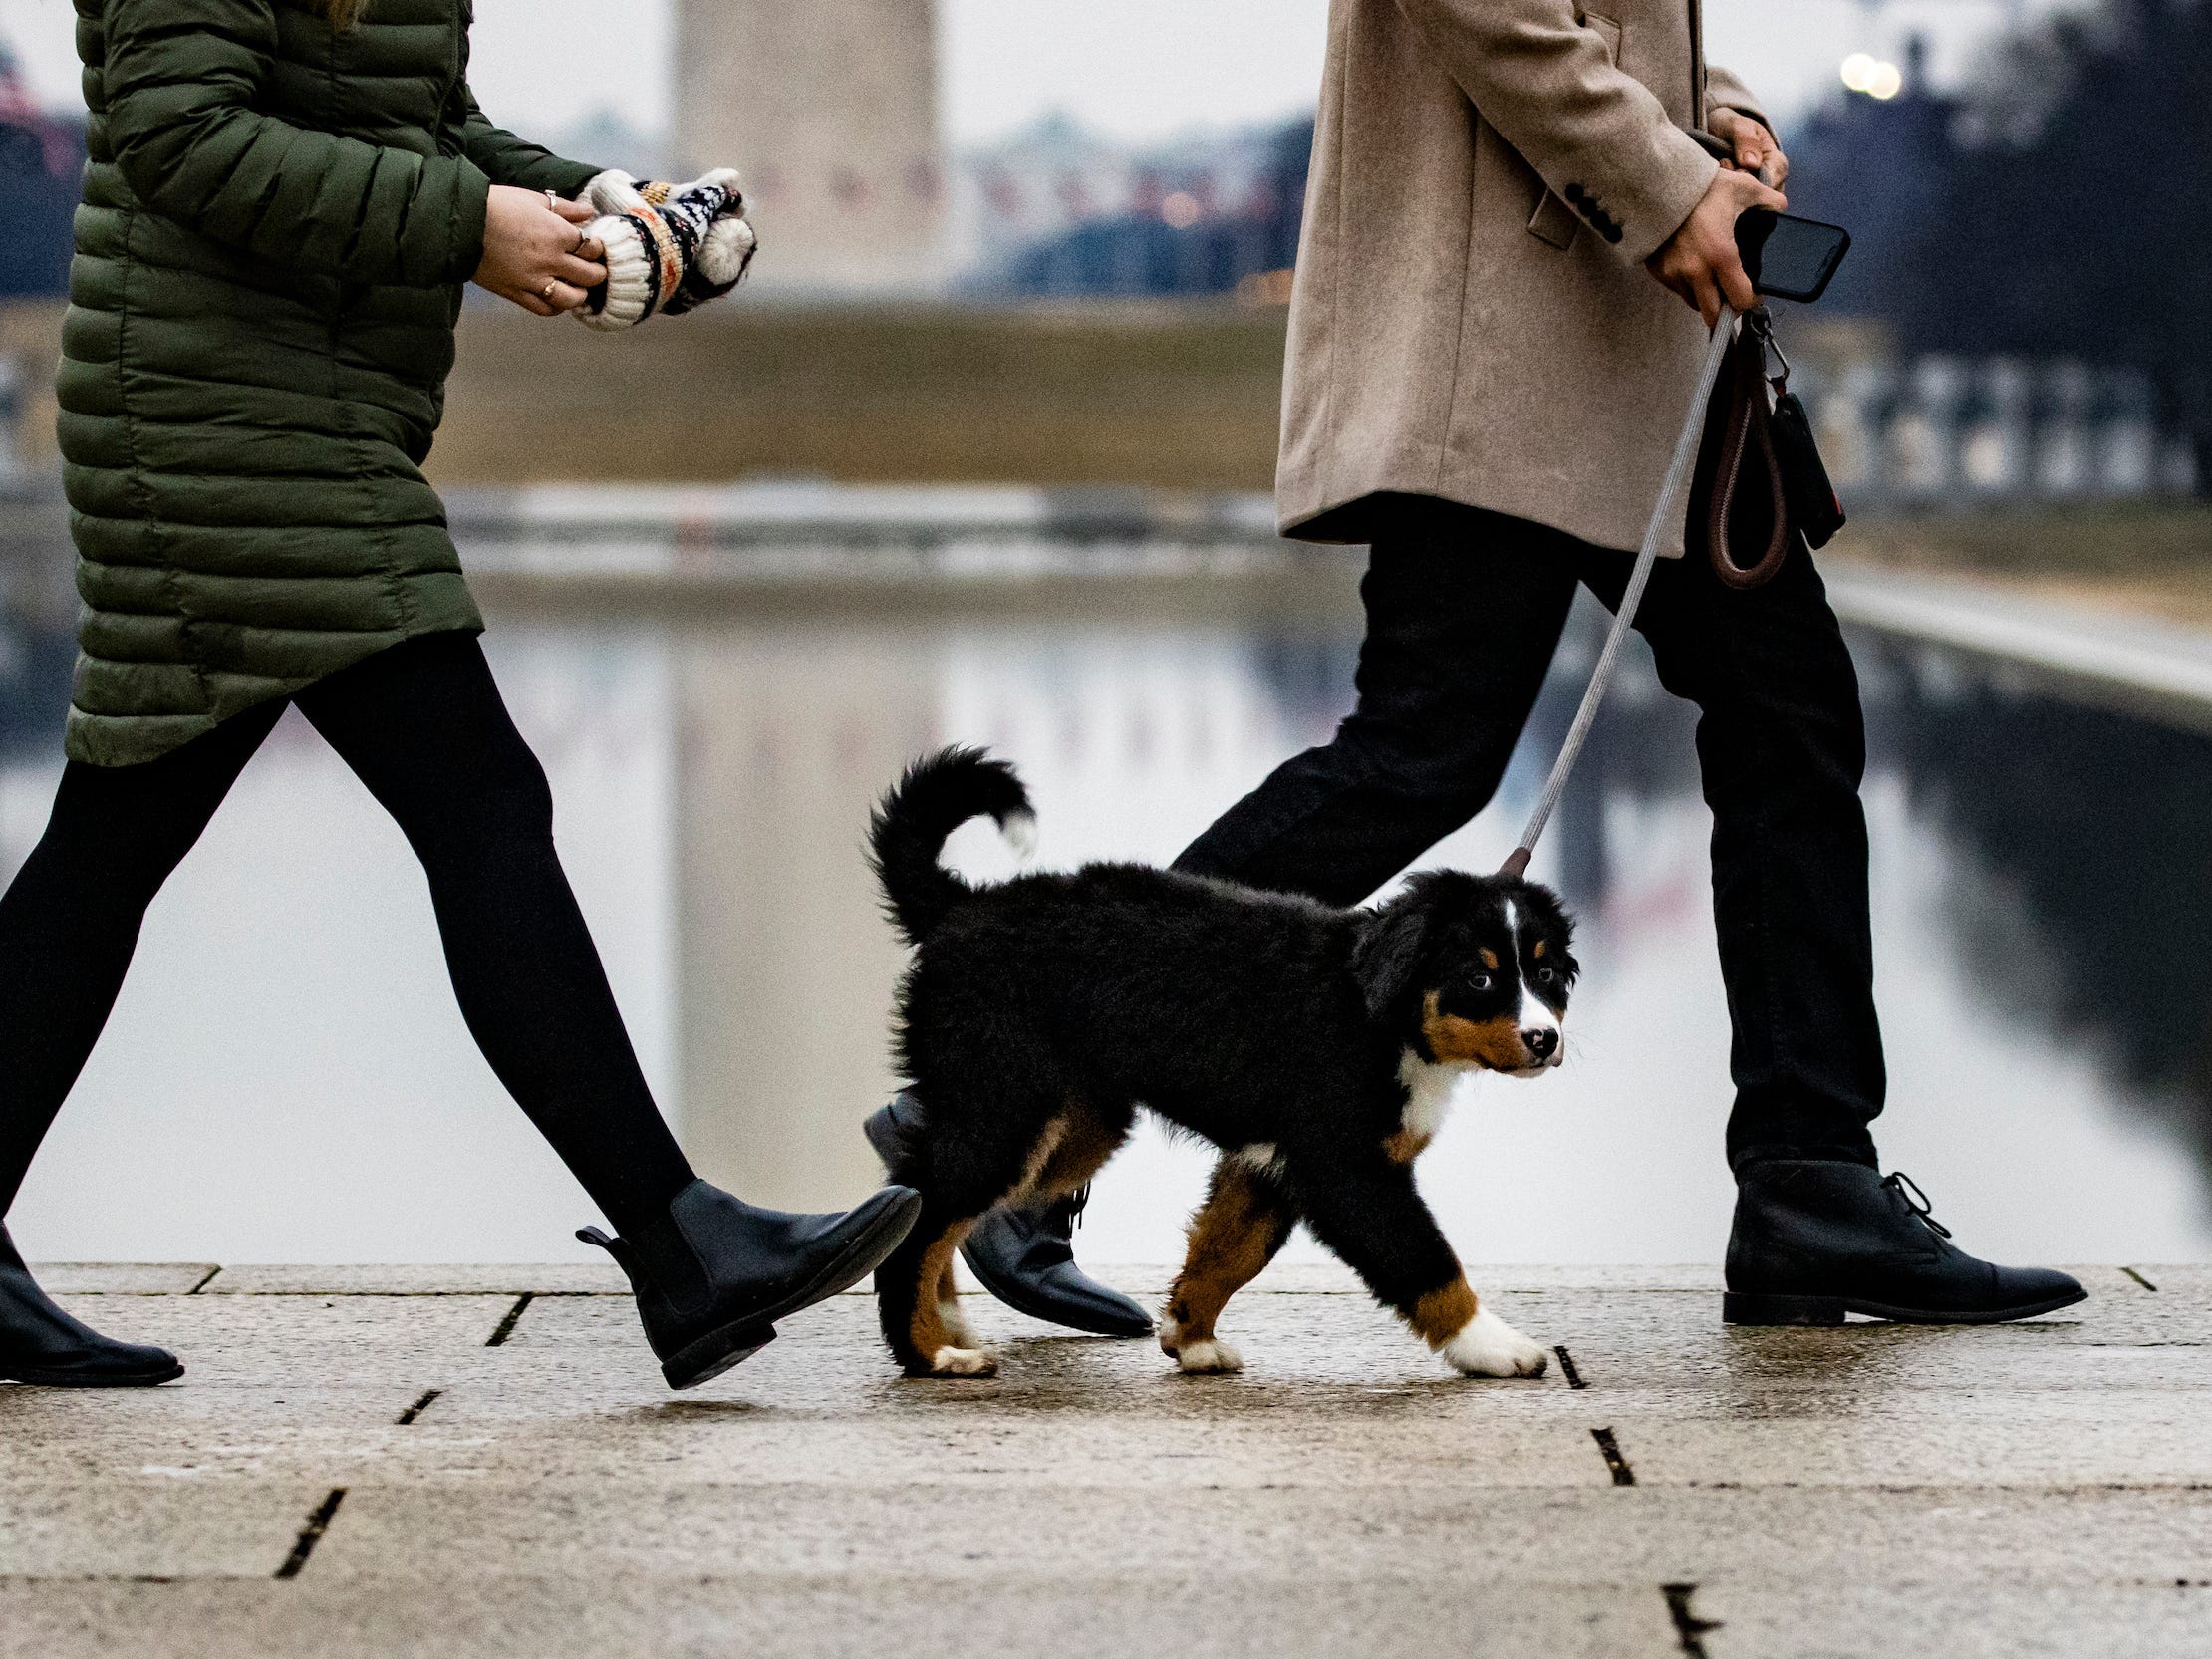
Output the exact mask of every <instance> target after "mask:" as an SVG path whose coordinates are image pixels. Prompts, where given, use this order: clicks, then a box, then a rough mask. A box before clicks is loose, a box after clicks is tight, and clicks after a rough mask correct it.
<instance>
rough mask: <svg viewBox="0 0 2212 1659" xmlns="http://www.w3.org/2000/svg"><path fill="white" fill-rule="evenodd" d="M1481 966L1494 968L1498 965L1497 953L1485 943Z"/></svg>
mask: <svg viewBox="0 0 2212 1659" xmlns="http://www.w3.org/2000/svg"><path fill="white" fill-rule="evenodd" d="M1483 966H1484V967H1485V968H1496V967H1497V966H1498V953H1497V952H1496V951H1493V950H1492V949H1491V948H1490V947H1489V946H1487V945H1486V946H1484V947H1483Z"/></svg>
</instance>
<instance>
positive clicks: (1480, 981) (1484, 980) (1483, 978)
mask: <svg viewBox="0 0 2212 1659" xmlns="http://www.w3.org/2000/svg"><path fill="white" fill-rule="evenodd" d="M1467 982H1468V983H1469V984H1470V985H1472V986H1473V987H1474V988H1475V989H1477V990H1488V989H1490V975H1489V974H1488V973H1478V974H1476V975H1475V977H1474V978H1472V979H1470V980H1468V981H1467Z"/></svg>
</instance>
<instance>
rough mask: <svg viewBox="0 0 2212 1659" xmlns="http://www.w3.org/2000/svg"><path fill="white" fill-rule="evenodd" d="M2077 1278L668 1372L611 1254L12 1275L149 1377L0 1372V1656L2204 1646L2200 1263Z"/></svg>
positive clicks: (864, 1323)
mask: <svg viewBox="0 0 2212 1659" xmlns="http://www.w3.org/2000/svg"><path fill="white" fill-rule="evenodd" d="M2079 1270H2080V1271H2081V1273H2082V1276H2083V1278H2084V1281H2085V1282H2086V1283H2088V1284H2089V1286H2090V1287H2091V1291H2092V1295H2091V1299H2090V1300H2089V1301H2088V1302H2086V1303H2085V1304H2082V1305H2081V1306H2079V1307H2076V1308H2071V1309H2068V1310H2066V1311H2065V1312H2063V1313H2060V1314H2057V1315H2053V1316H2051V1317H2048V1318H2045V1319H2042V1320H2037V1321H2033V1322H2031V1323H2027V1324H2022V1325H2014V1326H2005V1327H1997V1328H1988V1329H1965V1328H1951V1329H1933V1328H1907V1327H1896V1326H1883V1325H1875V1324H1858V1323H1854V1324H1853V1325H1850V1326H1848V1327H1845V1328H1843V1329H1838V1330H1825V1331H1782V1330H1730V1329H1726V1328H1724V1327H1723V1326H1722V1325H1721V1324H1720V1323H1719V1319H1718V1313H1719V1306H1718V1302H1719V1297H1718V1276H1717V1273H1716V1271H1715V1270H1713V1269H1710V1268H1701V1267H1679V1268H1676V1267H1640V1268H1639V1267H1623V1268H1606V1267H1589V1266H1584V1267H1518V1268H1499V1269H1494V1270H1491V1271H1488V1272H1485V1273H1479V1274H1478V1275H1477V1283H1478V1287H1479V1288H1480V1289H1482V1290H1483V1291H1484V1292H1485V1295H1486V1299H1487V1300H1488V1301H1489V1302H1490V1305H1492V1306H1494V1307H1495V1308H1496V1309H1497V1310H1498V1311H1500V1312H1502V1313H1503V1314H1504V1315H1505V1316H1506V1317H1507V1318H1509V1319H1511V1320H1512V1321H1514V1322H1515V1323H1516V1324H1517V1325H1519V1326H1520V1327H1521V1328H1522V1329H1523V1330H1525V1331H1526V1332H1528V1334H1530V1335H1531V1336H1534V1337H1536V1338H1538V1339H1539V1340H1540V1341H1542V1342H1543V1343H1545V1344H1546V1345H1547V1346H1555V1347H1556V1348H1557V1349H1559V1350H1563V1352H1562V1353H1561V1354H1560V1355H1559V1356H1558V1357H1556V1358H1555V1359H1554V1362H1553V1364H1552V1366H1551V1368H1550V1370H1549V1371H1548V1373H1547V1374H1546V1375H1545V1376H1543V1377H1542V1378H1539V1379H1531V1380H1525V1381H1514V1382H1472V1381H1464V1380H1461V1379H1458V1378H1456V1377H1454V1376H1452V1375H1451V1374H1449V1373H1448V1372H1447V1371H1446V1370H1445V1368H1444V1367H1443V1366H1442V1364H1441V1363H1440V1362H1438V1361H1436V1360H1435V1359H1433V1358H1431V1357H1430V1356H1429V1355H1428V1354H1426V1353H1425V1352H1424V1351H1423V1350H1422V1349H1421V1348H1420V1346H1419V1345H1418V1344H1417V1343H1416V1342H1414V1341H1413V1339H1412V1338H1410V1337H1409V1336H1407V1335H1406V1334H1405V1333H1404V1332H1403V1331H1402V1330H1401V1329H1399V1328H1398V1327H1397V1325H1396V1324H1395V1323H1394V1322H1393V1321H1392V1320H1390V1319H1389V1318H1388V1317H1386V1316H1385V1315H1384V1314H1383V1313H1381V1312H1380V1311H1379V1310H1377V1309H1376V1308H1375V1307H1374V1305H1373V1304H1372V1303H1371V1302H1369V1301H1368V1300H1367V1298H1366V1297H1365V1296H1364V1295H1362V1294H1360V1293H1359V1292H1358V1291H1357V1290H1356V1288H1355V1287H1353V1286H1352V1285H1351V1284H1350V1281H1349V1280H1348V1279H1347V1278H1346V1277H1345V1276H1344V1275H1343V1274H1342V1273H1341V1272H1340V1271H1339V1270H1338V1269H1336V1268H1334V1267H1331V1266H1303V1267H1301V1266H1278V1267H1276V1268H1274V1269H1271V1270H1270V1271H1269V1273H1268V1274H1266V1275H1264V1276H1263V1277H1262V1278H1261V1279H1260V1280H1259V1281H1258V1282H1257V1283H1256V1284H1255V1285H1254V1286H1253V1287H1252V1288H1251V1289H1250V1290H1248V1291H1247V1292H1245V1294H1244V1296H1242V1297H1240V1298H1239V1299H1238V1300H1237V1301H1236V1302H1234V1303H1233V1304H1232V1305H1231V1307H1230V1310H1229V1312H1228V1313H1227V1315H1226V1316H1225V1318H1224V1321H1223V1331H1224V1334H1225V1335H1226V1336H1228V1337H1230V1338H1232V1339H1233V1340H1234V1341H1235V1342H1236V1343H1237V1344H1238V1345H1239V1346H1240V1347H1241V1348H1242V1350H1243V1352H1244V1359H1245V1362H1246V1369H1245V1370H1244V1373H1242V1374H1241V1375H1237V1376H1230V1377H1208V1378H1194V1377H1183V1376H1181V1375H1179V1374H1178V1373H1177V1372H1176V1371H1175V1370H1174V1368H1173V1365H1172V1363H1171V1362H1170V1361H1168V1360H1166V1359H1165V1358H1164V1357H1163V1356H1161V1355H1160V1353H1159V1352H1158V1351H1157V1350H1156V1349H1155V1348H1154V1347H1153V1346H1152V1345H1151V1344H1150V1343H1144V1342H1126V1343H1117V1342H1110V1341H1102V1340H1097V1339H1086V1338H1077V1337H1065V1336H1057V1335H1054V1334H1052V1333H1051V1332H1050V1330H1049V1329H1048V1327H1045V1326H1042V1325H1037V1324H1034V1323H1031V1322H1030V1321H1028V1320H1025V1319H1023V1318H1021V1317H1019V1316H1018V1315H1015V1314H1012V1313H1010V1312H1008V1311H1006V1310H1005V1309H1003V1308H1000V1307H998V1306H997V1305H996V1304H995V1303H992V1302H989V1301H988V1300H987V1299H986V1298H983V1297H980V1296H970V1297H969V1298H968V1306H969V1308H970V1310H971V1317H972V1318H973V1319H974V1320H975V1322H976V1323H977V1324H978V1325H980V1327H981V1328H982V1330H983V1332H984V1334H985V1336H986V1338H987V1339H989V1340H990V1341H991V1342H992V1343H993V1344H994V1345H995V1346H997V1347H998V1348H999V1349H1000V1351H1001V1353H1002V1355H1003V1357H1004V1360H1005V1369H1004V1372H1003V1374H1002V1376H1001V1377H999V1378H998V1379H996V1380H994V1381H989V1382H979V1383H950V1382H909V1381H903V1380H900V1379H898V1378H897V1377H896V1376H895V1374H894V1373H893V1370H892V1368H891V1365H890V1363H889V1361H888V1359H887V1358H886V1356H885V1355H884V1353H883V1351H882V1349H881V1347H880V1345H879V1344H878V1342H877V1340H876V1337H875V1333H874V1328H873V1327H874V1317H873V1316H874V1306H873V1303H872V1301H871V1299H870V1298H868V1297H867V1296H865V1295H858V1294H854V1295H847V1296H844V1297H840V1298H837V1299H835V1300H834V1301H832V1302H831V1303H828V1304H825V1305H824V1306H822V1307H820V1308H817V1309H814V1310H811V1311H809V1312H808V1313H806V1314H804V1315H801V1316H799V1317H798V1318H795V1319H792V1320H790V1321H788V1322H787V1323H786V1325H785V1327H784V1331H783V1335H782V1338H781V1340H779V1341H778V1342H776V1343H775V1344H773V1345H772V1346H770V1347H769V1348H768V1349H766V1350H765V1351H763V1352H762V1353H761V1354H759V1355H758V1356H756V1357H755V1358H754V1359H753V1360H752V1361H750V1362H748V1363H747V1364H745V1365H744V1366H742V1367H740V1368H739V1369H737V1370H736V1371H733V1372H731V1373H729V1374H728V1375H726V1376H725V1377H723V1378H721V1379H719V1380H718V1381H716V1382H715V1383H713V1384H710V1385H708V1386H707V1387H706V1388H704V1389H701V1390H699V1391H697V1392H695V1393H691V1394H685V1395H673V1394H671V1393H669V1392H668V1391H667V1390H666V1389H665V1388H663V1387H662V1386H661V1383H660V1379H659V1376H658V1373H657V1371H656V1369H655V1367H654V1366H653V1364H652V1361H651V1359H650V1357H649V1355H648V1354H647V1352H646V1349H645V1347H644V1345H643V1343H642V1341H641V1340H640V1338H639V1333H638V1330H637V1325H636V1321H635V1317H634V1315H633V1312H632V1309H631V1307H630V1304H629V1301H628V1299H627V1297H626V1296H624V1295H623V1294H621V1293H619V1289H618V1286H617V1283H616V1281H615V1280H614V1279H613V1278H612V1276H611V1273H610V1272H609V1271H608V1270H606V1269H595V1268H583V1267H576V1268H570V1267H560V1268H550V1269H549V1268H529V1267H518V1268H492V1267H472V1268H455V1269H437V1268H427V1267H363V1268H344V1267H322V1268H312V1267H304V1268H268V1267H241V1268H228V1269H223V1270H220V1271H217V1270H215V1268H214V1267H213V1265H212V1264H205V1265H196V1266H195V1265H178V1266H169V1267H161V1268H128V1267H87V1268H59V1269H53V1270H51V1271H49V1272H48V1273H47V1275H46V1276H47V1278H48V1281H49V1282H50V1283H51V1284H52V1285H53V1286H54V1287H55V1288H56V1290H57V1292H58V1293H62V1294H64V1295H65V1297H66V1298H67V1299H68V1300H70V1302H71V1304H72V1305H73V1306H74V1307H75V1308H76V1309H77V1310H78V1311H79V1312H81V1313H82V1314H83V1315H85V1316H86V1317H88V1318H90V1319H92V1320H93V1321H94V1322H95V1323H97V1324H99V1325H101V1326H103V1327H106V1328H109V1329H112V1330H114V1331H115V1332H117V1333H118V1334H123V1335H128V1336H132V1337H137V1338H140V1339H145V1340H153V1341H160V1342H164V1343H168V1344H171V1345H173V1346H174V1347H175V1348H176V1349H177V1350H178V1351H179V1352H180V1353H181V1354H182V1356H183V1357H184V1358H185V1360H186V1362H187V1364H188V1366H189V1368H190V1369H189V1371H188V1374H187V1375H186V1377H185V1378H184V1380H183V1381H182V1382H181V1383H179V1384H176V1385H173V1386H171V1387H168V1388H164V1389H160V1390H156V1391H152V1392H148V1393H117V1394H90V1393H83V1394H79V1393H68V1392H63V1391H52V1390H37V1389H26V1388H13V1387H9V1388H0V1655H6V1656H8V1659H15V1656H18V1655H21V1656H24V1659H29V1656H32V1655H37V1656H38V1659H75V1656H77V1655H93V1654H120V1653H133V1654H147V1653H170V1652H179V1653H181V1652H187V1651H189V1652H194V1653H202V1654H204V1653H219V1654H223V1655H225V1656H231V1655H238V1656H249V1655H260V1654H270V1655H275V1654H287V1655H292V1654H312V1653H326V1652H328V1653H398V1652H405V1653H410V1654H423V1655H444V1654H454V1655H459V1654H469V1655H479V1654H507V1653H513V1654H524V1653H528V1654H532V1655H540V1656H545V1659H558V1656H560V1655H564V1654H570V1653H575V1654H595V1655H620V1654H632V1653H635V1654H640V1655H646V1654H652V1655H691V1654H698V1655H706V1654H749V1653H761V1654H790V1655H814V1654H825V1655H826V1654H838V1655H845V1654H852V1655H860V1654H880V1653H883V1652H887V1651H888V1652H907V1653H929V1654H936V1653H954V1652H965V1651H970V1650H973V1649H975V1648H979V1647H989V1648H993V1649H996V1650H1000V1651H1007V1652H1041V1651H1052V1652H1064V1653H1078V1654H1087V1653H1098V1654H1123V1653H1128V1652H1133V1651H1162V1650H1164V1651H1174V1652H1179V1653H1192V1654H1253V1655H1260V1654H1269V1655H1302V1654H1322V1653H1327V1654H1334V1653H1354V1652H1359V1653H1376V1652H1399V1651H1421V1652H1450V1653H1474V1654H1491V1653H1508V1652H1513V1653H1520V1652H1525V1651H1531V1650H1541V1651H1544V1652H1547V1653H1556V1654H1589V1655H1599V1654H1603V1655H1641V1654H1648V1655H1651V1656H1653V1659H1662V1656H1665V1655H1670V1654H1680V1653H1690V1654H1703V1655H1706V1656H1707V1659H1729V1656H1736V1655H1743V1656H1746V1659H1751V1656H1761V1659H1767V1656H1794V1655H1806V1656H1812V1655H1823V1656H1827V1655H1836V1656H1840V1655H1860V1654H1864V1655H1876V1654H1894V1653H1899V1652H1913V1653H1920V1654H1930V1655H1953V1654H1957V1655H1985V1654H1987V1655H1998V1654H2004V1655H2016V1654H2053V1655H2058V1654H2068V1655H2099V1654H2113V1655H2119V1654H2131V1655H2132V1654H2182V1653H2189V1652H2200V1651H2205V1650H2206V1649H2207V1648H2208V1647H2212V1436H2207V1435H2206V1434H2205V1433H2204V1432H2203V1427H2204V1424H2205V1423H2206V1422H2207V1421H2208V1420H2212V1417H2208V1407H2212V1270H2208V1269H2206V1268H2203V1267H2161V1266H2152V1265H2141V1264H2138V1265H2136V1266H2134V1267H2132V1268H2130V1269H2122V1268H2118V1267H2093V1268H2085V1269H2079ZM1101 1271H1102V1273H1103V1274H1104V1275H1105V1276H1108V1277H1111V1278H1113V1279H1114V1280H1115V1281H1116V1282H1118V1283H1120V1284H1121V1285H1122V1286H1123V1287H1125V1288H1127V1289H1129V1290H1131V1291H1132V1292H1137V1293H1141V1294H1144V1295H1146V1296H1148V1297H1154V1296H1157V1295H1158V1293H1159V1292H1160V1291H1161V1290H1162V1289H1163V1288H1164V1285H1165V1282H1166V1276H1167V1275H1166V1273H1165V1271H1164V1270H1161V1269H1145V1268H1135V1269H1128V1268H1125V1269H1118V1270H1117V1269H1101ZM495 1339H496V1340H495Z"/></svg>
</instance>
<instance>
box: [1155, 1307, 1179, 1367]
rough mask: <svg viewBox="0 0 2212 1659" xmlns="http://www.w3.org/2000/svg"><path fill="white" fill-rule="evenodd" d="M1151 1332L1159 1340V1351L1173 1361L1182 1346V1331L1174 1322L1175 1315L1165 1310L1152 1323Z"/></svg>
mask: <svg viewBox="0 0 2212 1659" xmlns="http://www.w3.org/2000/svg"><path fill="white" fill-rule="evenodd" d="M1152 1328H1153V1332H1154V1333H1155V1334H1156V1335H1157V1336H1158V1337H1159V1338H1160V1351H1161V1352H1162V1353H1164V1354H1166V1355H1167V1356H1168V1358H1170V1359H1173V1358H1175V1356H1176V1353H1177V1352H1178V1350H1180V1349H1181V1348H1182V1346H1183V1329H1182V1327H1181V1326H1180V1325H1178V1324H1177V1323H1176V1322H1175V1315H1174V1314H1172V1313H1170V1312H1169V1311H1168V1310H1167V1309H1166V1308H1164V1307H1163V1308H1162V1309H1161V1310H1160V1317H1159V1318H1157V1319H1155V1320H1153V1322H1152Z"/></svg>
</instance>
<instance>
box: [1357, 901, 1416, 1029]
mask: <svg viewBox="0 0 2212 1659" xmlns="http://www.w3.org/2000/svg"><path fill="white" fill-rule="evenodd" d="M1427 926H1428V923H1427V918H1426V917H1425V916H1423V914H1422V913H1421V912H1420V911H1417V910H1412V909H1409V908H1407V907H1404V906H1386V907H1385V908H1384V909H1382V910H1379V911H1376V912H1375V913H1374V914H1373V915H1371V916H1369V917H1368V918H1367V920H1366V921H1365V922H1364V923H1363V924H1362V925H1361V927H1360V931H1359V943H1358V944H1356V945H1354V946H1353V947H1352V977H1354V978H1355V979H1357V980H1358V981H1359V988H1360V994H1361V995H1362V996H1364V997H1365V998H1366V999H1367V1014H1368V1017H1369V1018H1370V1019H1380V1018H1382V1017H1383V1016H1384V1015H1385V1014H1387V1013H1388V1012H1389V1011H1390V1010H1391V1008H1392V1007H1393V1006H1394V1005H1395V1004H1396V1003H1397V1002H1398V1001H1400V1000H1401V999H1402V998H1403V997H1405V996H1406V995H1407V994H1408V993H1409V992H1411V991H1412V989H1413V988H1414V987H1413V978H1414V974H1415V973H1416V972H1417V971H1418V970H1419V969H1420V967H1421V944H1422V936H1423V934H1424V933H1425V932H1426V930H1427Z"/></svg>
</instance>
